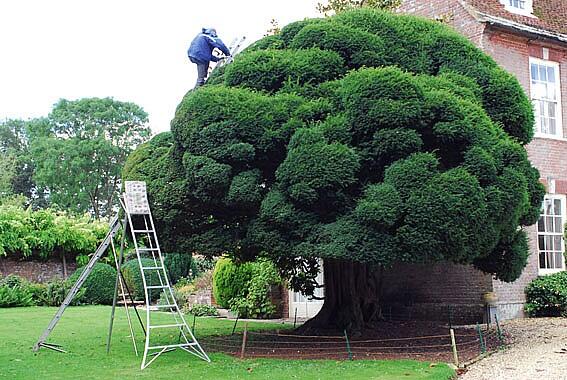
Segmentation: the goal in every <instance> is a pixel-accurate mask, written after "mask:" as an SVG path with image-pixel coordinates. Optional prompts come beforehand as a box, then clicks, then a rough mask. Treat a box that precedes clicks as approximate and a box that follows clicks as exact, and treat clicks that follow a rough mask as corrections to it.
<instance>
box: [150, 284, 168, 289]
mask: <svg viewBox="0 0 567 380" xmlns="http://www.w3.org/2000/svg"><path fill="white" fill-rule="evenodd" d="M167 288H169V286H167V285H151V286H146V289H167Z"/></svg>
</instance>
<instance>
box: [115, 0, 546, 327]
mask: <svg viewBox="0 0 567 380" xmlns="http://www.w3.org/2000/svg"><path fill="white" fill-rule="evenodd" d="M533 122H534V119H533V114H532V109H531V105H530V102H529V100H528V99H527V97H526V96H525V94H524V92H523V91H522V88H521V87H520V85H519V84H518V82H517V80H516V79H515V78H514V77H512V76H511V75H510V74H508V73H507V72H505V71H504V70H502V69H501V68H499V67H498V66H497V64H496V63H495V62H494V61H493V60H492V59H491V58H490V57H488V56H487V55H485V54H484V53H482V52H481V51H480V50H478V49H477V48H475V47H474V46H473V45H472V44H471V43H470V42H469V41H467V40H466V39H465V38H463V37H461V36H459V35H457V34H456V33H455V32H453V31H451V30H449V29H448V28H447V27H445V26H443V25H441V24H439V23H435V22H430V21H427V20H424V19H419V18H415V17H408V16H396V15H392V14H388V13H381V12H378V11H373V10H369V9H361V10H355V11H349V12H344V13H341V14H339V15H337V16H334V17H331V18H327V19H324V20H321V19H313V20H304V21H299V22H296V23H293V24H290V25H288V26H286V27H284V28H283V29H282V32H281V33H280V34H278V35H275V36H269V37H265V38H264V39H262V40H260V41H257V42H256V43H255V44H253V45H252V46H250V47H248V48H247V49H246V50H245V51H244V52H242V53H241V54H240V55H238V56H237V57H236V59H235V60H234V62H233V63H232V64H230V65H227V66H224V67H223V68H222V70H218V71H217V72H215V73H214V75H213V76H212V77H211V79H210V80H209V84H208V85H206V86H204V87H202V88H200V89H198V90H196V91H190V92H188V93H187V95H186V96H185V98H184V99H183V101H182V102H181V103H180V104H179V106H178V108H177V111H176V114H175V118H174V120H173V121H172V133H171V134H164V135H160V136H158V137H156V138H154V139H153V140H152V141H151V142H149V143H147V144H145V145H143V146H141V147H140V148H139V149H138V150H137V151H136V152H135V153H134V154H133V155H132V156H131V157H130V159H129V162H128V165H127V167H126V169H125V172H124V176H125V178H127V179H143V180H145V181H147V182H148V190H149V194H150V198H151V201H152V202H153V207H154V209H155V214H154V215H155V217H156V219H157V220H158V222H159V228H160V229H161V236H163V238H162V239H163V240H164V245H165V246H166V249H169V250H175V251H185V252H192V251H193V252H195V251H196V252H199V253H202V254H206V255H219V254H223V253H229V254H230V255H232V257H234V258H236V259H238V260H247V259H251V258H253V257H257V256H259V255H264V256H269V257H270V258H271V259H272V260H273V261H274V262H275V263H276V265H277V266H278V268H279V269H280V271H281V272H282V274H283V275H284V276H286V277H288V278H290V284H291V285H292V286H293V287H294V288H295V289H301V290H303V291H305V292H308V293H309V292H312V291H313V289H314V286H315V285H314V281H313V278H314V277H315V274H316V272H317V269H318V267H317V259H318V258H322V259H323V261H324V266H325V303H324V306H323V308H322V310H321V312H320V313H319V314H318V315H317V316H316V317H315V318H314V319H312V320H311V321H310V322H309V323H308V324H307V325H306V328H310V327H340V328H344V327H346V328H350V329H355V330H360V329H362V328H364V327H365V326H366V325H368V324H371V323H372V322H373V321H376V320H377V318H379V316H380V299H379V289H380V273H381V269H382V268H385V267H388V266H389V265H391V264H392V263H394V262H408V263H429V262H439V261H450V262H455V263H462V264H472V265H474V266H475V267H477V268H479V269H480V270H482V271H485V272H487V273H491V274H494V275H495V276H496V277H497V278H500V279H502V280H504V281H512V280H514V279H516V278H517V277H518V276H519V275H520V273H521V271H522V269H523V268H524V266H525V265H526V259H527V256H528V248H527V240H526V234H525V232H524V231H523V230H522V229H520V228H519V227H521V226H526V225H530V224H533V223H535V221H536V219H537V217H538V213H539V207H540V203H541V200H542V197H543V194H544V189H543V187H542V185H541V184H540V183H539V182H538V178H539V173H538V172H537V170H536V169H534V168H533V167H532V166H531V165H530V163H529V161H528V159H527V154H526V151H525V149H524V145H525V144H526V143H528V142H529V141H530V139H531V138H532V134H533V132H532V131H533V129H532V125H533Z"/></svg>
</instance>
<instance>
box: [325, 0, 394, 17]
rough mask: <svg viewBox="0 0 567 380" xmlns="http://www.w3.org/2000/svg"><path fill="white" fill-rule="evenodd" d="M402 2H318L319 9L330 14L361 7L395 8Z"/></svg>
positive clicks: (346, 0) (350, 0) (363, 0)
mask: <svg viewBox="0 0 567 380" xmlns="http://www.w3.org/2000/svg"><path fill="white" fill-rule="evenodd" d="M401 3H402V0H327V1H326V2H324V3H317V10H318V11H319V12H321V13H322V14H324V15H326V16H328V15H330V14H335V13H339V12H344V11H346V10H349V9H353V8H361V7H368V8H375V9H385V10H394V9H396V8H397V7H399V6H400V4H401Z"/></svg>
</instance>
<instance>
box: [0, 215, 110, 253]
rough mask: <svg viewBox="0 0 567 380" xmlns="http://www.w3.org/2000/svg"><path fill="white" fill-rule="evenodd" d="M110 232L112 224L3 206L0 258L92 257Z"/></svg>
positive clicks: (0, 226) (84, 217) (0, 225)
mask: <svg viewBox="0 0 567 380" xmlns="http://www.w3.org/2000/svg"><path fill="white" fill-rule="evenodd" d="M107 230H108V224H106V223H102V222H93V221H92V220H91V219H90V218H89V217H88V216H83V217H74V216H71V215H68V214H66V213H64V212H57V211H54V210H51V209H43V210H37V211H33V210H31V208H30V209H25V210H24V209H23V208H21V207H16V206H10V205H0V256H6V255H16V256H19V257H22V256H23V257H39V258H42V259H45V258H48V257H50V256H51V255H53V254H55V253H57V254H58V255H60V254H65V255H66V256H68V257H74V256H77V255H81V254H90V253H92V252H94V251H95V249H96V247H97V245H98V244H99V242H100V241H102V239H103V238H104V236H105V234H106V232H107Z"/></svg>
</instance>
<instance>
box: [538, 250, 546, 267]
mask: <svg viewBox="0 0 567 380" xmlns="http://www.w3.org/2000/svg"><path fill="white" fill-rule="evenodd" d="M539 267H540V268H542V269H545V252H540V253H539Z"/></svg>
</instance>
